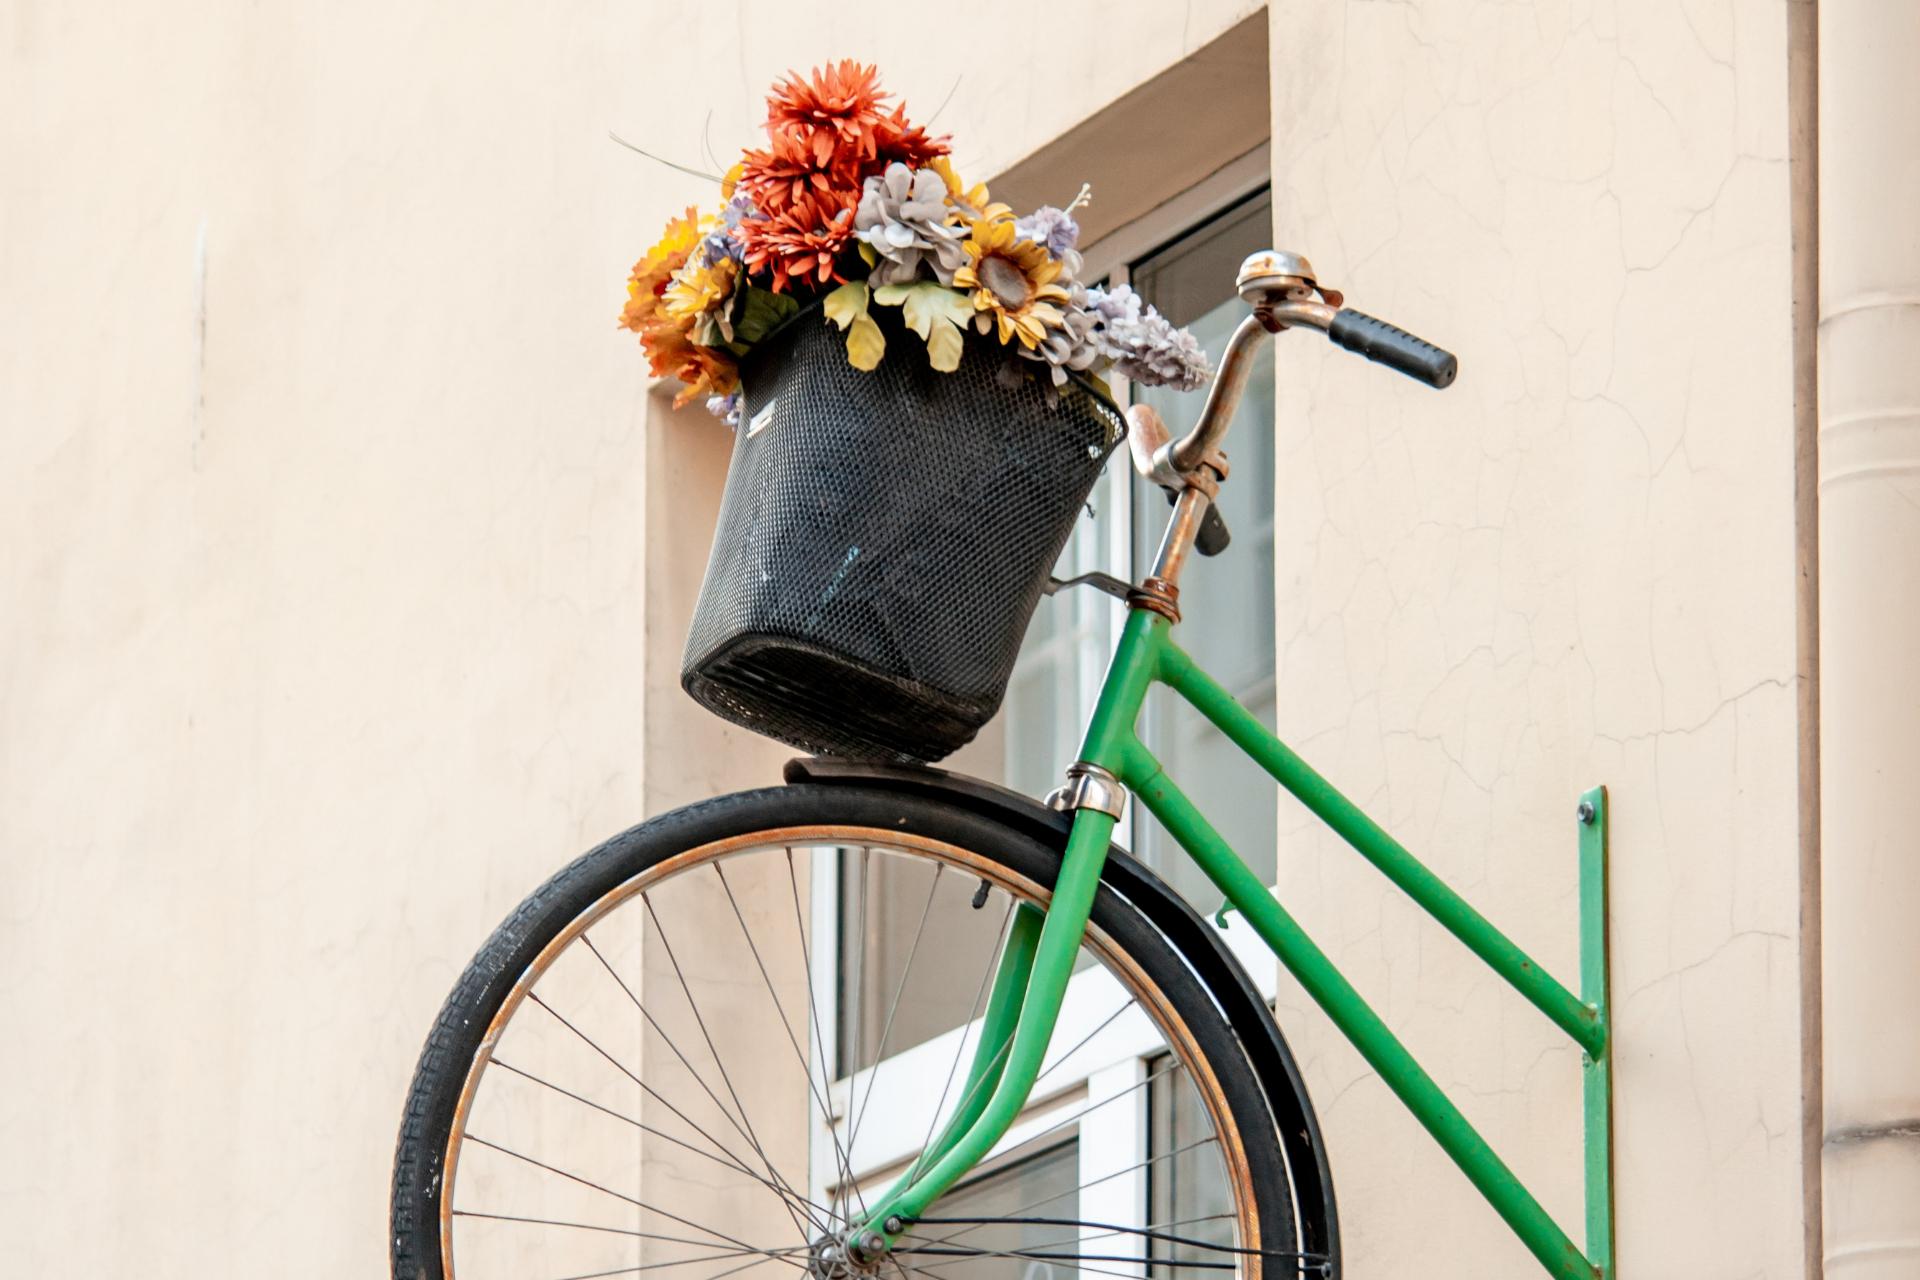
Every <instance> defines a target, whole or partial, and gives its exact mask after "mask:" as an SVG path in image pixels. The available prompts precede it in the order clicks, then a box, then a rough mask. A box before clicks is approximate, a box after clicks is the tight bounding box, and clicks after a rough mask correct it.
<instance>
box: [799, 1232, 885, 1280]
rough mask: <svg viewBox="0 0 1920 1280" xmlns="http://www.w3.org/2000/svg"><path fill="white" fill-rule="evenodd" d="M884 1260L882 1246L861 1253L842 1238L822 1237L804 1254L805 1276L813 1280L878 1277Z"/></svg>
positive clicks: (856, 1279)
mask: <svg viewBox="0 0 1920 1280" xmlns="http://www.w3.org/2000/svg"><path fill="white" fill-rule="evenodd" d="M874 1239H878V1237H874ZM886 1256H887V1251H886V1246H885V1245H884V1244H882V1245H881V1246H880V1247H879V1248H877V1249H861V1248H856V1247H854V1246H853V1245H851V1244H850V1243H849V1242H848V1240H847V1238H846V1237H845V1236H837V1235H835V1236H821V1237H820V1238H819V1239H818V1240H815V1241H814V1242H813V1247H812V1248H811V1249H809V1250H808V1251H807V1274H808V1275H809V1276H811V1277H813V1280H860V1278H861V1277H864V1276H872V1275H877V1274H879V1271H880V1263H881V1261H882V1260H883V1259H884V1258H885V1257H886Z"/></svg>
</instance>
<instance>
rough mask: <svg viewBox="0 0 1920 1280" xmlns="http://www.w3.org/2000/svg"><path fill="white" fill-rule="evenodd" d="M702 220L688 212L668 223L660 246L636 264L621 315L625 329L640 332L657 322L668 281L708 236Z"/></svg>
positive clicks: (629, 280)
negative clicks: (704, 236)
mask: <svg viewBox="0 0 1920 1280" xmlns="http://www.w3.org/2000/svg"><path fill="white" fill-rule="evenodd" d="M701 221H702V220H701V218H700V215H699V213H698V211H696V210H693V209H688V210H687V212H686V214H685V215H684V216H682V217H678V218H675V219H673V220H672V221H671V222H669V223H667V230H666V234H664V235H662V236H661V237H660V243H658V244H656V245H654V246H653V248H651V249H649V250H647V253H646V256H645V257H643V258H641V259H640V261H638V262H636V263H634V264H633V273H632V274H631V275H630V276H628V277H627V306H626V310H625V311H623V312H622V313H621V316H620V323H621V324H622V325H624V326H625V327H626V328H629V329H632V330H633V331H634V332H636V333H641V332H644V331H645V330H646V329H647V328H648V327H649V326H650V325H653V324H657V323H658V319H657V312H658V310H659V307H660V299H661V295H662V294H664V293H665V292H666V289H667V284H668V282H669V279H670V278H671V276H672V275H673V273H674V272H675V271H678V270H679V269H680V267H681V265H682V264H683V263H685V262H686V260H687V255H689V254H691V253H692V252H693V247H694V246H695V245H697V244H699V243H700V237H701V236H702V235H705V234H706V232H705V231H704V230H703V229H702V227H701Z"/></svg>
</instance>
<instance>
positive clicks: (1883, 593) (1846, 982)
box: [1818, 0, 1920, 1280]
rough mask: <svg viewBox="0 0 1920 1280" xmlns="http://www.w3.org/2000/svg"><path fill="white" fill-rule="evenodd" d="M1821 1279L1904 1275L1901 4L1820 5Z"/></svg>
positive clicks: (1906, 244)
mask: <svg viewBox="0 0 1920 1280" xmlns="http://www.w3.org/2000/svg"><path fill="white" fill-rule="evenodd" d="M1818 65H1819V88H1818V93H1819V118H1820V126H1819V190H1820V214H1819V218H1820V235H1819V246H1820V250H1819V251H1820V268H1819V269H1820V321H1819V380H1820V427H1819V445H1820V461H1819V468H1820V516H1819V529H1820V580H1819V581H1820V787H1821V798H1820V804H1821V842H1820V860H1821V895H1822V898H1821V901H1822V907H1821V919H1822V926H1821V944H1820V945H1821V961H1820V963H1821V970H1822V976H1821V984H1820V985H1821V992H1822V997H1821V1003H1822V1006H1823V1009H1824V1013H1823V1018H1822V1022H1823V1026H1822V1028H1821V1035H1822V1037H1823V1052H1822V1071H1823V1076H1824V1088H1823V1091H1822V1092H1823V1100H1824V1110H1825V1116H1824V1127H1825V1135H1824V1142H1823V1144H1822V1151H1821V1165H1822V1186H1823V1197H1824V1201H1825V1215H1824V1216H1825V1242H1824V1253H1825V1255H1826V1274H1827V1275H1829V1276H1836V1277H1843V1278H1844V1280H1881V1278H1882V1277H1885V1278H1886V1280H1893V1277H1900V1278H1901V1280H1912V1278H1913V1277H1915V1276H1920V3H1916V0H1820V6H1819V54H1818Z"/></svg>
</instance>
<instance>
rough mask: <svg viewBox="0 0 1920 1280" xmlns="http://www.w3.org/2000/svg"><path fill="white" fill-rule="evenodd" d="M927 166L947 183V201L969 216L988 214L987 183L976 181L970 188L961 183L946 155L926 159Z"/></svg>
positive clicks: (976, 216)
mask: <svg viewBox="0 0 1920 1280" xmlns="http://www.w3.org/2000/svg"><path fill="white" fill-rule="evenodd" d="M927 168H929V169H931V170H933V171H934V172H935V173H937V174H939V175H940V180H941V181H942V182H944V183H946V184H947V203H948V204H950V205H952V206H953V207H954V208H956V209H958V210H959V211H960V212H961V213H964V214H966V215H967V217H969V218H983V217H987V216H989V208H988V205H987V184H986V183H984V182H976V183H974V184H973V187H972V189H971V190H969V189H968V188H966V187H965V186H963V185H962V183H961V181H960V175H959V174H957V173H955V172H954V171H953V161H952V160H951V159H949V158H948V157H946V156H935V157H934V158H933V159H931V160H929V161H927Z"/></svg>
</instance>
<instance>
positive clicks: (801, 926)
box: [755, 848, 866, 1222]
mask: <svg viewBox="0 0 1920 1280" xmlns="http://www.w3.org/2000/svg"><path fill="white" fill-rule="evenodd" d="M787 885H791V887H793V927H795V929H797V931H799V940H801V971H803V973H806V1021H808V1023H810V1025H812V1029H814V1048H818V1050H820V1075H826V1073H828V1069H829V1067H828V1042H826V1036H824V1034H822V1031H820V1009H818V1006H816V1002H814V983H812V973H814V961H812V956H808V950H806V919H804V915H803V913H801V881H799V875H797V873H795V871H793V850H791V848H789V850H787ZM860 912H862V921H860V925H862V929H864V927H866V919H864V915H866V904H864V902H862V904H860ZM755 960H758V954H756V956H755ZM781 1021H785V1015H781ZM787 1036H789V1038H791V1036H793V1029H791V1027H789V1029H787ZM795 1052H799V1046H795ZM801 1069H803V1071H806V1055H804V1054H801ZM812 1084H814V1077H812V1071H806V1086H808V1088H812ZM814 1096H816V1098H820V1094H814ZM820 1111H822V1115H824V1117H826V1125H828V1138H829V1140H831V1142H833V1155H835V1159H837V1163H839V1171H841V1186H843V1188H845V1190H851V1192H852V1201H858V1203H860V1215H862V1217H864V1215H866V1199H864V1197H862V1196H860V1184H858V1180H856V1178H854V1176H852V1157H851V1155H849V1153H847V1150H845V1148H841V1140H839V1130H837V1128H835V1126H833V1107H829V1105H828V1102H826V1098H820ZM852 1201H849V1205H847V1207H849V1215H847V1219H845V1221H847V1222H852V1215H851V1209H852Z"/></svg>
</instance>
